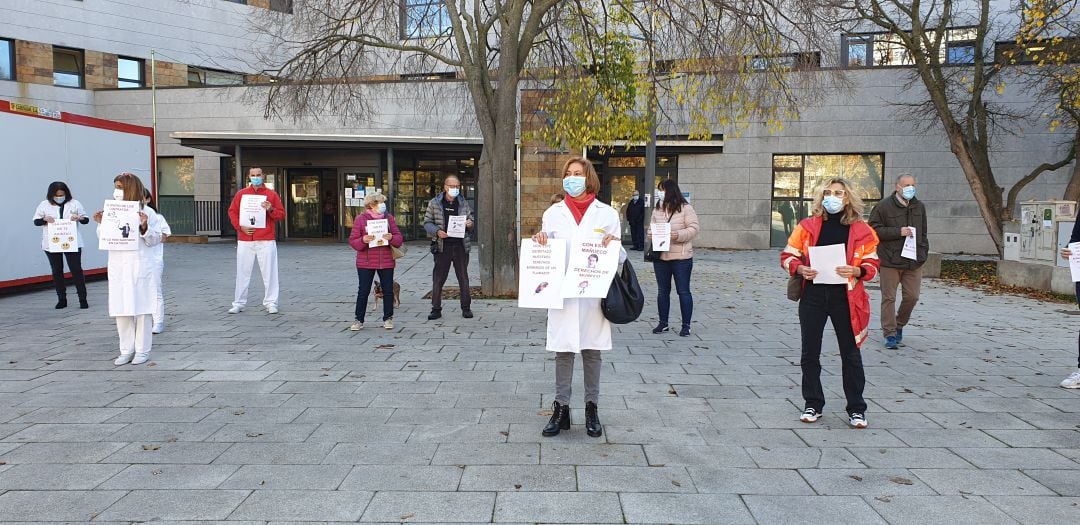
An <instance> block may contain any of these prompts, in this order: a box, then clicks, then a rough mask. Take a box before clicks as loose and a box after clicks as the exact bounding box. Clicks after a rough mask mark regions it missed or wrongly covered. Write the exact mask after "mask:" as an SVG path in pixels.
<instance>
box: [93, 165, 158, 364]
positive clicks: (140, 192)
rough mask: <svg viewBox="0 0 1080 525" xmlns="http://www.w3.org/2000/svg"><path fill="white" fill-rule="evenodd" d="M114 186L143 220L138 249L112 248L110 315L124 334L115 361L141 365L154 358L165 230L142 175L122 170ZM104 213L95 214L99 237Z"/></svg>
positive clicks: (117, 194)
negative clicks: (158, 249)
mask: <svg viewBox="0 0 1080 525" xmlns="http://www.w3.org/2000/svg"><path fill="white" fill-rule="evenodd" d="M113 188H114V189H113V199H114V200H122V201H136V202H138V203H139V222H137V223H136V225H137V226H135V227H133V228H132V233H137V235H138V241H139V242H138V249H136V250H110V251H109V265H108V268H109V316H110V317H114V318H116V331H117V333H118V334H119V336H120V356H119V357H117V358H116V360H114V361H113V364H115V365H116V366H120V365H124V364H127V363H129V362H130V363H131V364H133V365H140V364H142V363H145V362H147V361H148V360H150V347H151V344H152V342H153V335H152V334H153V332H152V330H151V329H152V326H151V323H153V319H154V306H155V301H156V299H157V287H156V285H155V284H154V270H155V268H156V266H157V262H156V259H155V256H154V246H155V245H157V244H160V243H161V231H160V230H158V229H157V226H158V219H157V213H155V212H154V210H153V209H152V208H150V207H149V206H147V205H146V188H145V187H144V186H143V183H142V181H141V180H139V177H136V176H135V175H134V174H131V173H121V174H120V175H117V176H116V178H114V179H113ZM102 215H104V212H103V211H99V212H97V213H95V214H94V222H97V223H98V236H99V237H100V236H101V234H102V230H101V219H102Z"/></svg>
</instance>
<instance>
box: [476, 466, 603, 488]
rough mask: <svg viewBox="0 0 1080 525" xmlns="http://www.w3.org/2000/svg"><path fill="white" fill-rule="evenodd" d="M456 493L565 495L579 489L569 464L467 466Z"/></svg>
mask: <svg viewBox="0 0 1080 525" xmlns="http://www.w3.org/2000/svg"><path fill="white" fill-rule="evenodd" d="M458 490H462V491H496V492H513V491H518V490H520V491H541V492H566V491H575V490H578V478H577V476H576V474H575V472H574V467H572V466H570V465H514V466H467V467H465V470H464V473H463V474H462V477H461V486H460V488H459V489H458ZM582 490H588V489H582Z"/></svg>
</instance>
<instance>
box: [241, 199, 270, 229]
mask: <svg viewBox="0 0 1080 525" xmlns="http://www.w3.org/2000/svg"><path fill="white" fill-rule="evenodd" d="M264 202H266V195H241V196H240V227H242V228H255V229H260V228H265V227H266V209H265V208H263V207H262V203H264Z"/></svg>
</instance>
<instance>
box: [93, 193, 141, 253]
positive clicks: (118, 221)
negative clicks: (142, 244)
mask: <svg viewBox="0 0 1080 525" xmlns="http://www.w3.org/2000/svg"><path fill="white" fill-rule="evenodd" d="M102 211H103V212H102V214H101V224H100V225H99V226H98V232H99V235H98V249H99V250H116V251H132V250H138V249H139V223H140V222H141V221H140V220H139V203H138V202H137V201H113V200H108V201H105V206H104V208H103V210H102Z"/></svg>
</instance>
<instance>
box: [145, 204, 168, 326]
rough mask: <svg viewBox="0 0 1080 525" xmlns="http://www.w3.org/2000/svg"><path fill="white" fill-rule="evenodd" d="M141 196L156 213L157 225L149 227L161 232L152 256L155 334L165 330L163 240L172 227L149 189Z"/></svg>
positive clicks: (165, 239) (166, 238) (166, 237)
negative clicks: (154, 291)
mask: <svg viewBox="0 0 1080 525" xmlns="http://www.w3.org/2000/svg"><path fill="white" fill-rule="evenodd" d="M143 196H144V197H145V198H146V205H147V206H149V207H150V209H152V210H154V212H155V213H157V225H153V224H151V225H150V227H151V228H153V229H155V230H157V231H159V232H161V242H159V243H157V244H155V245H154V258H155V262H156V263H157V266H156V267H155V268H154V284H155V285H156V286H157V303H156V306H155V307H154V329H153V332H154V333H155V334H160V333H161V332H164V331H165V289H164V282H163V279H162V278H163V277H164V274H165V241H167V240H168V239H169V236H170V235H172V228H170V227H169V223H168V221H166V220H165V216H164V215H162V214H161V212H160V211H159V210H158V207H157V202H155V201H154V196H153V195H151V194H150V190H146V193H145V194H144V195H143Z"/></svg>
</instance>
